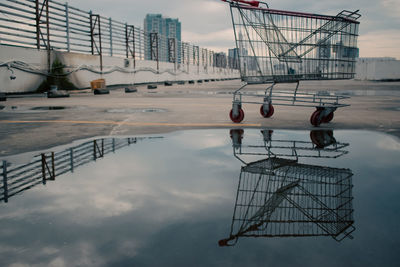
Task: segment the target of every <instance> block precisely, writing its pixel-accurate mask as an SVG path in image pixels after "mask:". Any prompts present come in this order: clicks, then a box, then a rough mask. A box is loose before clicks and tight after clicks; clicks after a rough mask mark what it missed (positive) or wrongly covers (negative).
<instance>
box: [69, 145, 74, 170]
mask: <svg viewBox="0 0 400 267" xmlns="http://www.w3.org/2000/svg"><path fill="white" fill-rule="evenodd" d="M69 161H70V165H71V172H74V149H73V148H70V149H69Z"/></svg>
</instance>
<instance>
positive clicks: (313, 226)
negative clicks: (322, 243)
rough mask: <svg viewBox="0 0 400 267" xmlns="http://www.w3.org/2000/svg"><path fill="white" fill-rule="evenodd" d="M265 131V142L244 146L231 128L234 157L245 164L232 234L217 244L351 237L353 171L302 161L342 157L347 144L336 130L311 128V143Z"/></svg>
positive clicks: (237, 131) (239, 186) (238, 132)
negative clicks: (337, 136)
mask: <svg viewBox="0 0 400 267" xmlns="http://www.w3.org/2000/svg"><path fill="white" fill-rule="evenodd" d="M261 132H262V136H263V140H262V141H263V142H262V143H261V144H243V143H244V142H243V137H244V131H243V130H242V129H240V130H231V132H230V136H231V139H232V143H233V155H234V156H235V157H236V158H237V159H238V160H240V161H241V162H242V163H243V166H242V167H241V172H240V177H239V184H238V188H237V194H236V203H235V208H234V212H233V219H232V224H231V230H230V234H229V237H228V238H226V239H222V240H220V241H219V245H220V246H233V245H235V244H236V243H237V242H238V239H239V238H241V237H306V236H331V237H332V238H333V239H335V240H336V241H341V240H343V239H345V238H351V239H352V236H351V233H352V232H353V231H354V230H355V227H354V226H353V224H354V219H353V205H352V201H353V196H352V187H353V184H352V176H353V173H352V171H351V170H350V169H341V168H332V167H328V166H317V165H309V164H304V163H301V162H300V159H301V158H310V157H312V158H338V157H340V156H342V155H344V154H347V153H348V151H347V150H346V148H347V147H348V145H349V144H348V143H340V142H337V141H336V139H335V138H334V137H333V132H332V131H322V130H318V131H311V133H310V139H311V141H310V142H308V141H301V140H285V139H274V138H273V131H268V130H263V131H261Z"/></svg>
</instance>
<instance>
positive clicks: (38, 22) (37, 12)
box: [35, 0, 40, 49]
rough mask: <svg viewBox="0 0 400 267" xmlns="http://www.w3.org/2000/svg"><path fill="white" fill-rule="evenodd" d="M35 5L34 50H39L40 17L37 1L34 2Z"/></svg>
mask: <svg viewBox="0 0 400 267" xmlns="http://www.w3.org/2000/svg"><path fill="white" fill-rule="evenodd" d="M35 5H36V48H37V49H40V15H39V0H36V1H35Z"/></svg>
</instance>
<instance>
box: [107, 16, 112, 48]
mask: <svg viewBox="0 0 400 267" xmlns="http://www.w3.org/2000/svg"><path fill="white" fill-rule="evenodd" d="M108 25H109V27H110V56H112V55H113V43H112V19H111V18H109V19H108Z"/></svg>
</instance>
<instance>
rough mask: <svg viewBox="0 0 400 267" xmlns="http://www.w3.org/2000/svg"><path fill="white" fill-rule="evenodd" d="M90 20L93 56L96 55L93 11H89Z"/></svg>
mask: <svg viewBox="0 0 400 267" xmlns="http://www.w3.org/2000/svg"><path fill="white" fill-rule="evenodd" d="M89 18H90V26H89V27H90V44H91V48H92V55H94V36H93V30H94V29H93V26H92V25H93V18H92V10H90V11H89Z"/></svg>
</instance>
